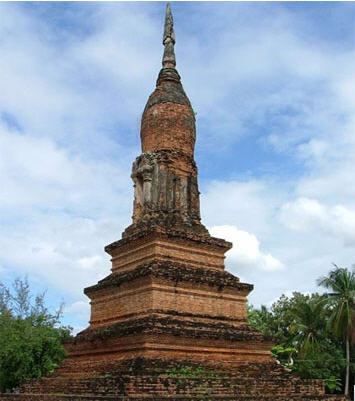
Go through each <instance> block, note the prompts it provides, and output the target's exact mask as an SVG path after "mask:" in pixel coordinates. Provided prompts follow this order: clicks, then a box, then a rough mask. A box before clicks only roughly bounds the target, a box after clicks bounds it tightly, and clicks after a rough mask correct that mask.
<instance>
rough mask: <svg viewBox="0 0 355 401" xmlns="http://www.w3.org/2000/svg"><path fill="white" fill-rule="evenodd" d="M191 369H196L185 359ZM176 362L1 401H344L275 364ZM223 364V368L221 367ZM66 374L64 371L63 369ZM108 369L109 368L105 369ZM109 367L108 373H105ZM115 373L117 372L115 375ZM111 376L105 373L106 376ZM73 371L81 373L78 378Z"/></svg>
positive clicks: (151, 363)
mask: <svg viewBox="0 0 355 401" xmlns="http://www.w3.org/2000/svg"><path fill="white" fill-rule="evenodd" d="M183 362H184V363H185V365H183V366H185V367H186V366H191V368H192V371H193V368H194V367H195V368H196V369H201V368H200V365H198V366H197V365H196V364H195V365H194V364H193V363H191V362H189V361H188V360H185V361H183ZM174 366H176V361H175V360H172V361H163V360H148V359H141V358H138V359H134V360H126V361H125V362H121V364H120V366H119V365H116V371H115V370H114V369H113V367H112V366H111V368H110V367H109V364H108V365H107V366H106V372H105V373H103V372H101V373H96V375H95V376H92V374H87V373H86V372H85V371H83V370H80V371H73V372H72V373H74V375H73V376H62V375H61V374H60V372H59V371H58V372H57V373H56V375H55V376H53V377H46V378H42V379H40V380H36V381H32V382H31V381H29V382H27V383H25V384H24V385H23V386H22V388H21V393H20V394H9V395H5V396H4V398H3V399H4V400H6V401H9V400H25V399H26V400H29V401H32V400H33V401H34V400H49V401H51V400H63V401H64V400H65V401H68V400H75V401H79V400H112V401H113V400H117V401H118V400H127V401H128V400H146V399H147V400H149V399H150V400H180V401H182V400H190V401H191V400H235V401H239V400H240V401H244V400H275V401H276V400H278V401H286V400H309V401H316V400H317V401H318V400H328V401H336V400H338V401H345V400H347V398H346V397H344V396H334V395H333V396H331V395H326V394H324V385H323V381H322V380H301V379H299V378H298V377H297V376H295V375H293V374H291V373H289V372H287V371H285V369H283V368H282V367H281V366H279V365H277V364H276V363H275V362H272V361H269V362H267V363H247V364H246V363H242V364H240V365H239V366H237V367H235V368H233V369H230V368H229V369H228V363H227V362H226V363H225V364H224V365H223V364H222V365H220V364H218V366H217V365H216V364H215V363H212V362H211V361H210V362H209V364H208V365H206V367H205V369H204V371H203V372H202V374H201V373H199V374H198V377H184V376H182V375H178V376H177V375H175V377H174V373H172V372H173V370H172V369H171V368H172V367H174ZM221 366H224V368H221ZM66 369H67V370H66V373H67V374H68V367H66ZM107 369H108V370H107ZM110 369H111V370H110ZM117 369H118V370H119V371H118V372H117ZM109 372H110V373H109ZM78 373H80V375H79V376H78Z"/></svg>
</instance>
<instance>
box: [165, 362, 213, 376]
mask: <svg viewBox="0 0 355 401" xmlns="http://www.w3.org/2000/svg"><path fill="white" fill-rule="evenodd" d="M166 375H167V376H168V377H170V378H172V379H179V378H184V379H199V378H200V379H202V378H203V379H206V378H213V377H217V373H216V372H214V371H213V370H208V369H205V368H203V367H202V366H189V365H177V366H173V367H172V368H169V369H168V370H167V371H166Z"/></svg>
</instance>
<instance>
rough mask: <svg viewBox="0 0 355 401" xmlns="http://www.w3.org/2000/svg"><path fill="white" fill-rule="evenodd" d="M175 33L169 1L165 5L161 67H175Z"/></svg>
mask: <svg viewBox="0 0 355 401" xmlns="http://www.w3.org/2000/svg"><path fill="white" fill-rule="evenodd" d="M174 44H175V33H174V22H173V15H172V14H171V8H170V3H167V5H166V14H165V25H164V35H163V45H164V55H163V61H162V64H163V67H164V68H175V65H176V61H175V52H174Z"/></svg>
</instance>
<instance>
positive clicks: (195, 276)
mask: <svg viewBox="0 0 355 401" xmlns="http://www.w3.org/2000/svg"><path fill="white" fill-rule="evenodd" d="M150 275H151V276H153V277H162V278H165V279H168V280H171V281H173V282H174V283H176V284H177V283H178V282H180V281H190V282H194V283H196V284H206V285H209V286H211V287H218V288H219V289H222V288H223V287H232V288H237V289H239V290H242V291H246V292H248V293H249V292H250V291H252V290H253V288H254V287H253V285H252V284H247V283H241V282H240V281H239V279H238V278H237V277H235V276H233V275H232V274H231V273H229V272H227V271H221V272H219V271H214V270H207V269H201V268H195V267H192V268H189V267H186V266H184V265H179V264H177V263H172V262H150V263H147V264H144V265H142V266H140V267H138V268H136V269H134V270H131V271H127V272H124V273H121V274H118V273H115V274H110V275H109V276H107V277H106V278H104V279H103V280H100V281H99V282H98V283H97V284H95V285H93V286H90V287H86V288H85V289H84V293H85V294H86V295H89V294H90V293H92V292H94V291H97V290H101V289H103V288H107V287H119V286H120V285H121V284H122V283H124V282H127V281H131V280H134V279H137V278H140V277H146V276H150Z"/></svg>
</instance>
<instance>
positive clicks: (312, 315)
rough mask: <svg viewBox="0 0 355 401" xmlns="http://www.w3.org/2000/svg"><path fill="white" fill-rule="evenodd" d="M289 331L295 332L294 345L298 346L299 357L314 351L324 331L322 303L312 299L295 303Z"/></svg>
mask: <svg viewBox="0 0 355 401" xmlns="http://www.w3.org/2000/svg"><path fill="white" fill-rule="evenodd" d="M290 332H291V333H292V334H295V336H294V345H295V346H296V347H297V348H298V350H299V355H300V356H301V357H305V356H306V355H308V354H310V353H311V352H312V351H315V350H316V349H317V346H318V343H319V340H320V339H321V338H322V337H323V332H324V320H323V319H322V305H321V304H320V303H319V302H317V300H314V299H309V300H308V301H307V302H303V303H301V304H299V305H297V307H296V308H295V309H294V322H293V323H291V326H290Z"/></svg>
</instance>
